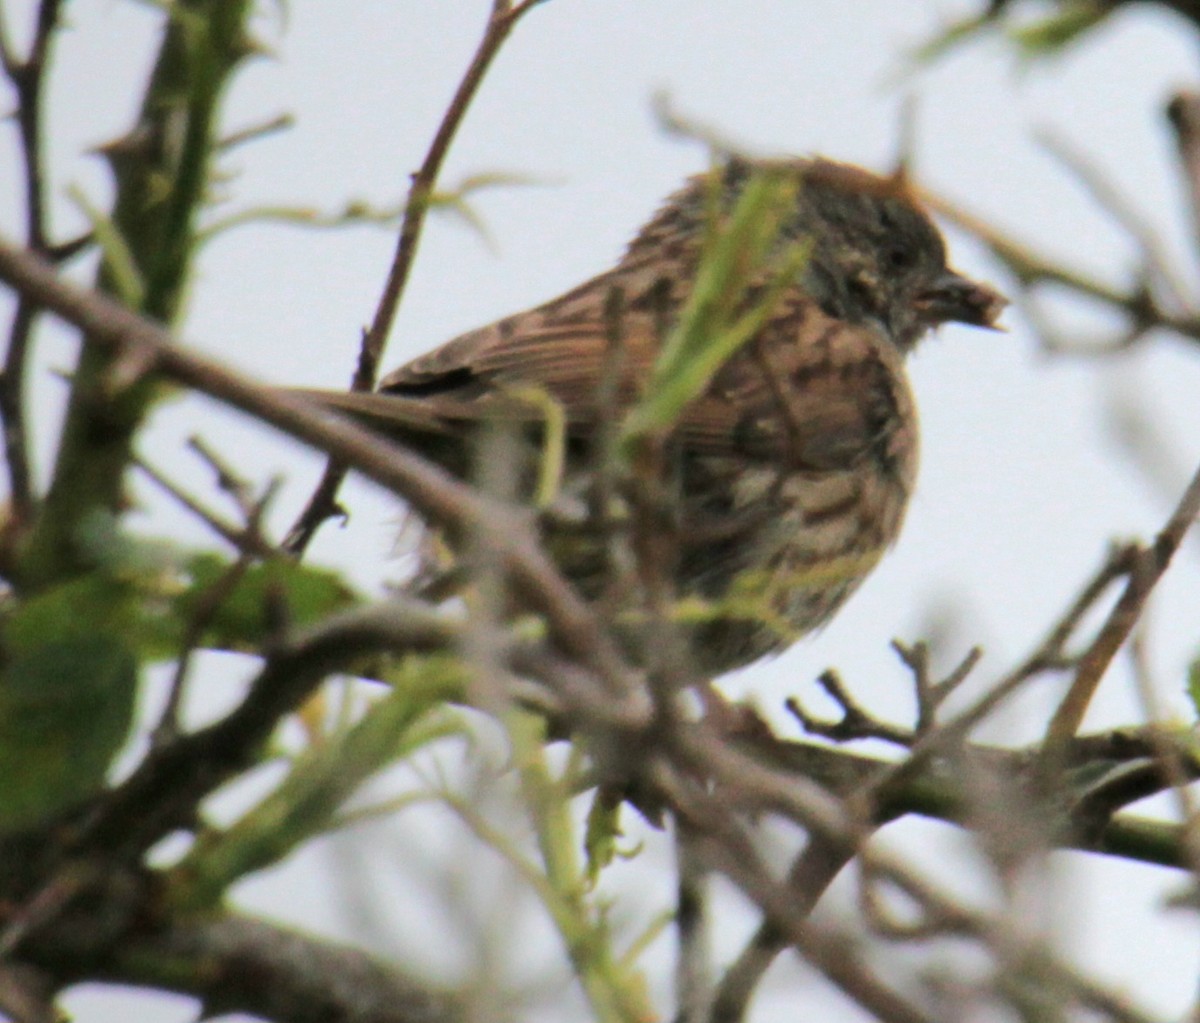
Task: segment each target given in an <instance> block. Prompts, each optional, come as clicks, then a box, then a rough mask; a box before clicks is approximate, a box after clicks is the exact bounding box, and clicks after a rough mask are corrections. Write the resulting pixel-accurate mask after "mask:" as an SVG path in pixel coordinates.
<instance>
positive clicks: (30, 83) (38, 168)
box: [0, 0, 62, 522]
mask: <svg viewBox="0 0 1200 1023" xmlns="http://www.w3.org/2000/svg"><path fill="white" fill-rule="evenodd" d="M61 6H62V2H61V0H41V3H39V4H38V8H37V15H36V21H35V26H34V32H33V40H32V42H31V43H30V46H29V52H28V54H27V55H26V56H25V57H24V58H21V57H19V56H18V55H17V54H16V53H15V52H14V51H13V49H12V45H11V43H10V41H9V39H8V35H7V31H6V26H5V25H4V21H3V12H0V65H2V66H3V69H4V73H5V75H6V76H7V77H8V80H9V81H10V82H11V83H12V86H13V88H14V90H15V91H16V95H17V110H16V117H15V120H16V124H17V130H18V132H19V134H20V140H21V159H22V165H23V171H24V186H25V217H26V226H25V241H26V244H27V246H28V247H29V250H30V251H31V252H37V253H47V252H48V249H49V241H48V237H47V235H48V226H47V218H46V184H47V182H46V169H45V166H44V164H43V155H42V150H43V144H44V143H43V139H42V98H43V86H44V83H45V81H46V72H47V69H48V66H49V60H50V50H51V44H52V42H53V40H54V37H55V29H56V27H57V25H58V19H59V12H60V9H61ZM36 319H37V306H36V304H35V303H34V302H32V301H31V300H30V299H29V298H28V297H27V296H19V297H18V300H17V307H16V310H15V311H14V313H13V319H12V323H11V324H10V326H9V332H8V351H7V354H6V355H5V359H4V368H3V371H2V372H0V419H2V420H3V428H4V458H5V465H7V467H8V478H9V501H10V504H11V509H10V513H11V514H12V515H13V517H14V518H15V519H16V520H17V521H18V522H21V521H24V520H26V519H27V518H28V517H29V516H30V515H31V514H32V512H33V504H34V499H35V498H34V493H33V480H32V475H31V468H30V463H29V440H30V438H29V428H28V424H27V423H26V420H25V374H26V367H27V364H28V359H29V346H30V342H31V340H32V336H33V328H34V324H35V321H36Z"/></svg>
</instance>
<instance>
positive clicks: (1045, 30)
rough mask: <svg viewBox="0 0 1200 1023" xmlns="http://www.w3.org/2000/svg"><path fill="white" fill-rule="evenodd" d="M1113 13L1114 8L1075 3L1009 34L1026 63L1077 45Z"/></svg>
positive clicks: (1086, 0)
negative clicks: (1079, 39) (1076, 42)
mask: <svg viewBox="0 0 1200 1023" xmlns="http://www.w3.org/2000/svg"><path fill="white" fill-rule="evenodd" d="M1111 11H1112V5H1111V4H1107V3H1098V2H1097V0H1074V2H1067V3H1063V4H1062V6H1061V8H1060V9H1059V10H1058V11H1056V12H1055V13H1054V14H1052V15H1050V16H1049V17H1047V18H1042V19H1041V20H1039V21H1035V22H1034V23H1032V24H1030V25H1023V26H1021V27H1017V28H1010V29H1009V30H1008V36H1009V38H1010V39H1011V40H1012V41H1013V42H1014V43H1016V45H1017V47H1018V49H1019V50H1020V51H1021V57H1022V58H1023V59H1025V60H1033V59H1035V58H1037V57H1046V56H1053V55H1055V54H1057V53H1059V52H1060V51H1061V50H1063V49H1065V48H1066V47H1067V46H1069V45H1071V44H1072V43H1074V42H1075V41H1076V40H1077V39H1078V38H1079V37H1080V36H1082V35H1083V34H1084V33H1085V32H1088V31H1090V30H1091V29H1093V28H1095V27H1096V26H1097V25H1099V24H1100V22H1102V21H1103V20H1104V19H1105V18H1107V17H1108V15H1109V14H1110V13H1111Z"/></svg>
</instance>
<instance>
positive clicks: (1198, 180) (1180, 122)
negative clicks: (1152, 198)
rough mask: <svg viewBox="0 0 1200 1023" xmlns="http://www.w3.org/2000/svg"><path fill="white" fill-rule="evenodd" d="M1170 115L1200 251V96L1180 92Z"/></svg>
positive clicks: (1168, 106)
mask: <svg viewBox="0 0 1200 1023" xmlns="http://www.w3.org/2000/svg"><path fill="white" fill-rule="evenodd" d="M1166 113H1167V120H1168V122H1170V125H1171V128H1172V130H1173V131H1174V132H1175V147H1176V149H1178V150H1179V163H1180V164H1181V166H1182V168H1183V176H1184V182H1185V184H1186V185H1187V190H1188V198H1189V199H1190V200H1191V207H1192V232H1193V239H1194V241H1195V244H1196V246H1197V247H1198V248H1200V93H1196V92H1189V91H1186V90H1181V91H1180V92H1177V93H1176V94H1175V95H1174V96H1172V97H1171V101H1170V102H1169V103H1168V104H1167V110H1166Z"/></svg>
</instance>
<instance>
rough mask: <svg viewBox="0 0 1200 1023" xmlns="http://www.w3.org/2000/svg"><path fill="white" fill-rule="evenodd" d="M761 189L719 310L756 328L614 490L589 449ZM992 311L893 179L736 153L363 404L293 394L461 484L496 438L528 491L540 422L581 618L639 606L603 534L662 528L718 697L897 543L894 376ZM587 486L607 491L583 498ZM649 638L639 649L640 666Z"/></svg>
mask: <svg viewBox="0 0 1200 1023" xmlns="http://www.w3.org/2000/svg"><path fill="white" fill-rule="evenodd" d="M764 178H770V179H771V180H774V181H775V182H777V183H779V182H781V183H782V186H781V187H782V188H783V191H782V193H781V194H783V195H784V196H785V201H784V203H783V205H782V207H781V210H780V212H779V213H778V214H777V217H776V219H777V221H778V223H777V224H775V225H774V234H773V235H772V237H771V240H770V243H769V246H768V248H769V253H768V255H769V257H770V258H767V259H765V260H764V268H760V269H752V270H751V271H749V272H748V276H747V284H746V286H745V287H744V289H743V291H742V293H739V294H737V295H733V296H727V297H728V298H729V301H730V302H731V303H732V305H733V306H734V307H735V311H746V310H751V309H754V308H757V306H756V303H759V304H761V305H762V307H763V311H762V315H761V321H760V322H756V323H755V325H754V328H753V330H752V331H751V332H750V336H748V337H747V338H745V339H744V340H743V342H742V343H741V344H740V345H738V346H737V347H736V348H735V349H734V350H733V351H732V352H731V353H730V354H729V355H728V356H727V357H726V358H725V359H724V360H723V361H722V362H720V363H719V364H717V365H716V366H714V367H713V368H712V370H711V371H710V372H708V373H707V375H706V376H705V377H704V378H703V379H702V381H701V383H700V385H699V387H698V388H696V390H695V393H694V394H692V395H691V396H690V398H689V400H687V401H686V403H685V404H684V405H683V407H682V408H681V409H680V410H679V411H678V414H677V415H676V416H675V418H674V420H673V421H672V422H671V423H670V424H669V425H668V426H667V427H666V429H665V432H664V434H663V435H662V436H660V437H658V438H657V442H656V446H655V448H654V450H655V451H656V452H657V458H656V460H655V461H654V463H653V464H654V465H655V466H657V468H656V469H655V470H654V473H655V479H653V480H650V479H647V478H646V476H645V475H644V474H643V475H642V476H641V477H639V475H638V473H637V472H632V471H630V470H628V467H626V470H625V471H624V472H623V473H622V472H618V473H616V478H615V482H614V479H613V474H612V473H609V472H607V471H605V470H604V469H603V468H602V466H607V465H608V464H609V463H607V462H605V461H604V459H602V458H601V457H600V456H599V454H598V452H600V449H601V447H602V446H603V445H605V444H608V447H606V448H605V450H606V451H611V443H610V441H611V437H612V436H613V433H614V428H615V429H616V431H617V432H618V433H619V428H620V424H621V422H622V421H623V420H625V419H626V417H628V416H629V415H630V414H631V411H632V410H634V409H636V408H637V407H638V405H639V402H644V401H645V400H647V396H648V395H647V392H648V389H649V388H651V387H652V386H655V385H656V381H658V380H659V378H658V377H657V376H656V372H655V370H656V366H657V365H658V360H659V359H660V357H661V356H662V353H663V348H664V345H665V344H666V343H667V339H668V338H670V337H671V332H672V330H673V329H675V328H676V327H678V326H679V325H680V323H681V322H682V320H683V318H684V317H686V316H687V315H688V312H687V310H688V309H689V301H690V300H692V299H693V298H694V297H695V296H696V294H697V281H698V280H699V279H700V278H701V276H702V275H703V274H704V272H705V267H706V259H707V258H710V257H709V256H706V253H710V252H711V245H712V238H713V232H714V230H719V229H720V227H721V225H723V224H724V225H728V224H729V223H730V221H731V218H733V217H734V216H735V215H736V210H737V204H738V202H739V199H741V198H742V197H744V196H745V195H747V194H748V190H749V189H750V188H751V187H752V182H754V181H760V180H763V179H764ZM797 247H799V249H798V248H797ZM797 250H798V251H800V252H801V253H802V255H801V257H800V258H797V259H795V260H794V261H793V262H791V263H787V262H786V261H785V260H784V259H783V254H784V253H788V252H790V253H795V252H796V251H797ZM780 267H783V269H782V270H781V269H780ZM772 275H774V276H772ZM772 289H773V290H772ZM1006 304H1007V303H1006V300H1005V299H1004V298H1003V297H1002V296H1001V295H1000V294H999V293H998V292H997V291H996V290H995V289H993V288H992V287H990V286H988V285H986V284H982V283H978V282H976V281H974V280H971V279H969V278H968V277H966V276H964V275H962V274H960V273H958V272H957V271H955V270H952V269H950V267H949V265H948V263H947V253H946V245H945V241H944V239H943V237H942V235H941V234H940V232H939V230H938V228H937V227H936V226H935V224H934V223H933V221H932V220H931V218H930V217H929V215H928V214H927V212H926V211H925V210H924V208H923V207H922V205H921V203H920V201H919V199H918V198H917V196H916V193H915V190H914V189H913V187H912V186H911V185H910V183H909V182H908V180H907V177H906V176H905V175H904V174H903V173H900V172H897V173H894V174H889V175H881V174H877V173H874V172H872V171H869V170H866V169H863V168H861V167H858V166H856V165H852V164H848V163H841V162H838V161H834V160H831V159H828V158H825V157H820V156H809V157H775V158H747V157H741V156H731V157H728V158H726V159H725V160H724V161H722V162H719V163H717V164H715V165H714V166H712V167H710V168H709V169H708V170H706V171H704V172H702V173H700V174H697V175H694V176H693V177H691V178H689V179H688V180H687V181H686V182H685V183H684V184H683V186H682V187H681V188H680V189H679V190H677V191H676V192H674V193H673V194H672V195H670V196H669V197H668V198H667V200H666V201H665V204H664V205H662V206H661V208H660V209H659V210H658V211H657V212H656V213H655V214H654V215H653V216H652V217H651V219H650V220H649V221H648V222H647V223H646V224H645V225H644V226H643V227H642V228H641V229H640V230H639V231H638V232H637V234H636V235H635V237H634V238H633V240H632V242H631V243H630V244H629V245H628V247H627V249H626V250H625V253H624V255H623V256H622V257H621V258H620V260H619V261H618V262H617V263H616V265H615V266H614V267H612V268H611V269H609V270H607V271H605V272H602V273H600V274H598V275H597V276H595V277H592V278H590V279H588V280H586V281H584V282H583V283H582V284H580V285H578V286H577V287H574V288H572V289H571V290H569V291H567V292H566V293H564V294H562V295H559V296H558V297H557V298H553V299H551V300H550V301H548V302H545V303H544V304H541V305H538V306H536V307H535V308H532V309H528V310H526V311H524V312H519V313H516V314H515V315H512V316H507V317H505V318H503V319H501V320H498V321H497V322H495V323H492V324H490V325H488V326H485V327H482V328H480V329H477V330H472V331H469V332H468V333H465V334H463V335H461V336H459V337H456V338H454V339H453V340H450V341H448V342H446V343H445V344H443V345H441V346H440V347H438V348H435V349H434V350H432V351H430V352H429V353H428V354H425V355H422V356H419V357H418V358H415V359H413V360H412V361H411V362H409V363H407V364H406V365H403V366H401V367H400V368H399V369H397V370H395V371H394V372H392V373H391V374H390V375H388V376H387V377H385V378H384V379H383V380H382V382H381V383H380V384H379V386H378V388H377V389H376V390H375V391H373V392H367V391H361V392H342V391H319V390H305V391H304V393H305V394H306V395H307V396H308V397H310V398H315V399H316V400H317V401H318V402H320V404H321V405H322V406H323V407H324V408H326V409H329V410H332V411H335V412H338V413H342V414H348V415H350V416H351V417H353V418H356V419H358V420H359V421H360V422H362V423H363V424H365V425H367V426H369V427H371V428H372V429H375V430H377V431H380V432H382V433H384V434H386V435H388V436H389V437H390V438H392V439H393V440H396V441H398V442H400V443H403V444H404V445H406V446H408V447H410V448H413V449H415V450H416V451H418V452H420V453H422V454H425V455H427V456H428V457H430V458H431V459H433V460H435V461H437V462H439V463H440V464H442V465H443V466H444V467H447V468H449V469H450V470H451V471H453V472H455V473H457V474H458V475H460V476H467V475H469V473H470V472H471V452H472V451H475V450H478V448H477V439H478V438H479V437H480V436H481V434H483V433H484V432H485V430H484V427H485V426H486V425H487V424H491V425H492V426H493V427H495V426H496V424H498V423H499V424H508V426H509V427H511V428H512V429H514V430H516V431H517V432H518V433H520V434H521V435H522V437H524V436H528V437H529V438H530V441H531V442H530V443H529V444H527V445H525V450H526V452H527V457H526V460H525V463H524V469H522V470H521V472H520V473H519V475H521V476H522V481H523V482H521V484H520V486H521V487H524V488H525V491H526V494H528V490H529V488H530V485H529V483H528V479H529V478H531V477H532V476H533V475H536V473H535V472H534V469H535V467H536V465H537V464H538V461H539V458H540V454H541V453H544V448H545V443H546V442H545V437H546V435H547V432H548V429H547V428H545V423H546V421H547V419H548V413H547V411H546V409H547V407H548V404H549V405H552V406H553V408H554V409H556V410H558V413H559V415H560V418H561V422H562V424H563V426H562V431H561V432H562V436H563V437H564V438H565V441H564V445H563V446H564V449H565V450H564V459H565V471H564V474H563V479H562V483H561V487H560V489H559V491H558V496H559V500H558V502H557V508H558V512H557V513H551V512H549V511H547V513H546V514H544V515H543V516H542V519H541V522H542V532H543V539H544V542H545V545H546V547H547V550H548V551H550V553H551V554H552V556H553V557H554V558H555V559H556V561H557V562H558V565H559V567H560V569H561V570H562V571H563V573H564V575H566V577H567V578H568V579H569V580H571V581H572V582H573V583H574V584H575V585H576V587H577V588H578V589H579V591H580V592H581V594H582V595H583V596H584V597H585V598H587V599H588V600H590V601H592V602H593V603H595V604H597V605H599V606H602V607H606V608H608V609H609V610H610V611H613V615H612V618H613V620H616V619H618V618H620V617H621V616H622V615H625V616H626V617H629V616H630V615H629V613H630V608H631V607H632V606H633V605H634V604H636V603H637V601H638V600H644V598H645V592H644V591H645V587H644V586H642V585H641V582H640V580H642V577H641V576H639V572H638V569H637V567H636V565H635V566H634V567H633V568H631V567H630V566H629V564H628V558H626V559H624V561H623V560H622V558H621V557H620V556H619V552H620V551H622V550H623V551H626V552H628V551H629V550H630V549H631V546H632V549H634V553H635V554H636V552H637V550H638V549H640V548H638V545H637V543H633V544H632V545H630V544H629V543H626V544H625V546H624V547H621V546H620V544H619V543H618V542H616V541H614V536H617V537H618V539H619V537H620V536H621V530H622V525H621V523H622V522H623V523H624V524H625V526H624V528H625V529H626V530H627V531H628V530H632V529H633V527H632V526H630V525H629V523H631V522H635V521H641V522H642V523H643V531H644V532H645V531H646V530H645V528H644V524H645V522H646V521H653V522H656V523H659V524H660V525H661V531H660V530H659V529H658V528H657V527H655V528H651V529H650V530H649V532H651V533H653V534H655V536H654V538H655V539H657V540H661V539H662V537H663V536H666V537H668V539H669V543H668V544H667V548H668V550H667V552H666V554H665V555H663V556H661V557H660V558H659V569H658V571H659V574H660V576H662V577H665V582H666V584H667V588H668V590H669V592H670V595H671V597H672V599H673V601H675V602H677V606H678V607H680V608H682V609H684V610H682V611H681V612H680V614H679V615H678V618H679V620H680V622H681V624H680V625H679V626H678V628H679V629H680V630H681V632H682V635H683V637H684V640H685V642H684V643H683V646H684V648H685V649H686V650H687V651H688V653H687V656H688V657H689V659H690V665H691V669H692V670H694V671H696V672H699V673H703V674H705V675H707V676H709V677H715V676H717V675H720V674H723V673H725V672H728V671H731V670H733V669H736V668H740V667H743V666H745V665H747V664H750V663H752V662H754V661H757V660H759V659H760V658H762V657H764V656H766V655H769V654H774V653H777V652H779V651H781V650H783V649H785V648H786V647H788V646H790V645H791V644H792V643H793V642H795V641H796V640H798V639H799V638H800V637H802V636H804V635H806V634H808V633H810V632H812V631H814V630H815V629H817V628H818V627H820V626H822V625H823V624H825V623H826V622H827V621H828V620H829V619H830V617H831V616H832V615H833V614H834V612H835V611H837V610H838V609H839V608H840V607H841V606H842V605H843V604H844V602H845V601H846V599H847V598H848V597H849V596H850V595H851V593H853V592H854V590H855V589H856V588H857V587H858V585H859V584H860V583H861V582H862V581H863V579H865V578H866V576H867V575H868V574H869V573H870V571H871V570H872V569H873V568H874V566H875V564H876V563H877V562H878V561H879V559H880V557H881V556H882V555H883V554H884V552H885V551H886V550H887V549H888V548H889V547H890V546H892V544H893V543H894V542H895V540H896V538H897V536H898V535H899V533H900V528H901V525H902V523H903V520H904V516H905V509H906V507H907V504H908V501H909V497H910V495H911V493H912V490H913V486H914V481H915V475H916V469H917V455H918V430H917V412H916V405H915V401H914V398H913V394H912V391H911V389H910V385H909V382H908V378H907V374H906V370H905V363H906V357H907V356H908V355H909V353H910V352H911V351H912V350H913V348H914V347H915V346H916V344H917V342H918V341H919V340H920V339H921V338H922V337H923V336H924V335H926V334H927V333H929V332H930V331H932V330H933V329H935V328H937V327H940V326H941V325H943V324H946V323H949V322H959V323H963V324H968V325H972V326H976V327H984V328H991V329H999V328H997V318H998V316H999V314H1000V312H1001V311H1002V309H1003V308H1004V306H1005V305H1006ZM701 323H703V321H701ZM531 395H534V396H541V398H540V399H538V398H536V397H531ZM614 424H615V426H614ZM539 438H540V440H539ZM605 438H608V440H607V441H606V440H605ZM522 443H524V441H522ZM602 482H603V485H604V486H605V487H608V488H609V489H610V490H611V492H612V493H611V494H609V495H608V496H607V497H606V498H605V500H604V501H601V502H597V501H596V500H595V495H596V492H597V489H598V488H600V487H601V483H602ZM652 492H653V493H655V494H657V495H658V498H656V499H655V502H648V500H647V498H646V495H647V494H649V493H652ZM612 494H615V495H616V496H615V497H614V496H612ZM663 495H667V496H668V497H669V500H665V501H664V500H663V499H662V498H663ZM572 499H573V500H574V504H572ZM639 500H641V501H643V503H650V504H653V505H654V508H656V509H657V511H655V512H653V514H650V515H649V517H647V515H643V516H642V517H641V519H640V520H639V519H638V516H637V515H630V514H626V515H625V516H624V517H622V515H621V514H619V513H614V512H613V511H612V509H613V507H614V506H619V507H623V508H625V510H626V511H627V512H628V509H629V508H630V507H634V508H635V509H636V506H637V505H638V502H639ZM552 507H553V504H552ZM598 507H599V508H601V509H602V510H601V511H597V508H598ZM580 509H583V510H580ZM588 509H590V511H589V510H588ZM664 509H666V510H665V511H664ZM655 516H657V518H655ZM601 519H603V520H604V521H603V522H601V521H600V520H601ZM660 533H661V535H660ZM626 539H628V536H626ZM643 546H644V545H643ZM661 546H662V544H661V543H660V547H661ZM614 551H617V552H618V554H614ZM661 581H662V580H661V579H660V582H661ZM635 590H636V591H638V596H636V597H635V596H634V595H633V591H635ZM633 617H636V616H633ZM656 635H657V632H656V629H655V628H653V627H647V628H645V629H643V630H642V632H641V633H640V639H639V641H638V642H639V643H640V647H639V649H641V650H642V651H643V653H644V652H645V650H646V649H647V648H652V647H653V646H654V645H655V643H656ZM631 643H632V641H631ZM633 645H636V644H633Z"/></svg>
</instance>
